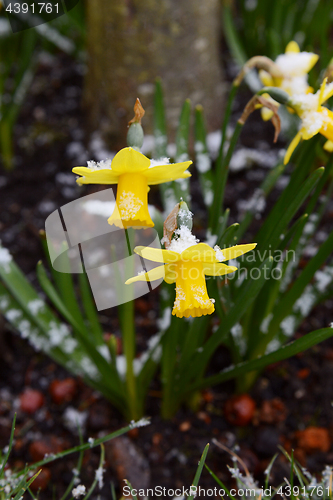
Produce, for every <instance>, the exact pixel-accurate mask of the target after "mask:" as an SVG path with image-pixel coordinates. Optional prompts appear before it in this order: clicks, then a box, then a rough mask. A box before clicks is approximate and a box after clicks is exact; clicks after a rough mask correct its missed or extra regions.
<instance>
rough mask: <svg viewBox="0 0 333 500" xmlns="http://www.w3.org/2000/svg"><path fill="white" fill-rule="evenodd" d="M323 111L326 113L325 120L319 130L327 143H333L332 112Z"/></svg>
mask: <svg viewBox="0 0 333 500" xmlns="http://www.w3.org/2000/svg"><path fill="white" fill-rule="evenodd" d="M325 109H326V113H327V119H326V120H325V122H324V123H323V126H322V127H321V129H320V133H321V134H322V135H323V136H324V137H326V139H328V140H329V141H333V112H332V111H331V110H330V109H327V108H325ZM327 151H328V150H327Z"/></svg>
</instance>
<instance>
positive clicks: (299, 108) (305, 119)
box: [284, 78, 333, 164]
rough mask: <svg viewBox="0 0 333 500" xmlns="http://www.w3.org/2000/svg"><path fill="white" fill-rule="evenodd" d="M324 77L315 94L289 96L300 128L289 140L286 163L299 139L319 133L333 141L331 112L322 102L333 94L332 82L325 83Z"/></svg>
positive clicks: (332, 113) (332, 115)
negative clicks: (299, 120)
mask: <svg viewBox="0 0 333 500" xmlns="http://www.w3.org/2000/svg"><path fill="white" fill-rule="evenodd" d="M326 81H327V78H325V79H324V81H323V83H322V84H321V87H320V89H319V90H318V92H316V94H303V95H295V96H293V97H292V98H291V101H290V102H291V106H292V107H293V109H294V110H295V111H296V113H297V114H298V116H299V117H300V119H301V120H302V123H301V128H300V130H299V132H298V133H297V134H296V136H295V137H294V139H293V140H292V141H291V143H290V145H289V147H288V149H287V152H286V155H285V157H284V163H285V164H287V163H288V161H289V160H290V157H291V155H292V153H293V151H294V150H295V149H296V147H297V145H298V143H299V142H300V140H301V139H304V140H308V139H311V137H313V136H314V135H316V134H321V135H323V136H324V137H326V138H327V139H328V140H329V141H333V112H332V111H331V110H330V109H327V108H325V107H324V106H322V104H323V103H324V102H325V101H327V99H329V98H330V97H331V96H332V95H333V83H329V84H328V85H326Z"/></svg>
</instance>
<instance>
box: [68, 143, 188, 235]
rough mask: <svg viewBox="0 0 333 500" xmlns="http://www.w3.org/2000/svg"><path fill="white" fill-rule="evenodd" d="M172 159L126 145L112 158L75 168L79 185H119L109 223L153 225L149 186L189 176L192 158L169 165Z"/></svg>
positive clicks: (116, 224)
mask: <svg viewBox="0 0 333 500" xmlns="http://www.w3.org/2000/svg"><path fill="white" fill-rule="evenodd" d="M167 161H168V160H167V159H164V160H161V161H160V162H159V161H153V160H149V158H147V157H146V156H144V155H143V154H142V153H140V152H139V151H136V150H135V149H133V148H124V149H121V150H120V151H119V153H117V154H116V156H115V157H114V158H113V160H112V162H111V160H105V161H103V162H99V163H98V164H97V163H95V162H88V167H75V168H73V172H74V173H75V174H78V175H80V176H81V177H79V178H78V179H77V183H78V184H80V185H81V184H118V189H117V199H116V205H115V209H114V212H113V214H112V215H111V217H109V219H108V223H109V224H111V225H112V224H114V225H115V226H117V227H120V228H128V227H134V228H142V227H153V226H154V223H153V221H152V220H151V217H150V215H149V212H148V191H149V187H148V186H149V185H153V184H161V183H163V182H169V181H174V180H176V179H186V178H187V177H190V176H191V174H190V173H189V172H188V171H187V170H186V169H187V167H189V165H191V163H192V162H191V161H185V162H182V163H171V164H166V162H167Z"/></svg>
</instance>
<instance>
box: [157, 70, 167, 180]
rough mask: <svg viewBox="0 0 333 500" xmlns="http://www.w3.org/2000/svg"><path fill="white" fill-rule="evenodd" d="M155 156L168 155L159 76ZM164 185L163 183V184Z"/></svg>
mask: <svg viewBox="0 0 333 500" xmlns="http://www.w3.org/2000/svg"><path fill="white" fill-rule="evenodd" d="M154 138H155V146H154V158H156V159H158V158H163V157H165V156H167V149H166V148H167V144H168V138H167V128H166V120H165V108H164V102H163V89H162V82H161V80H160V79H159V78H158V79H157V80H156V82H155V96H154ZM162 185H163V184H162Z"/></svg>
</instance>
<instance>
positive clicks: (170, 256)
mask: <svg viewBox="0 0 333 500" xmlns="http://www.w3.org/2000/svg"><path fill="white" fill-rule="evenodd" d="M134 252H135V253H137V254H138V255H140V256H141V257H143V258H144V259H148V260H152V261H154V262H165V263H172V262H177V261H178V260H179V259H180V254H179V253H177V252H173V251H172V250H162V249H161V248H152V247H142V246H139V247H135V248H134Z"/></svg>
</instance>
